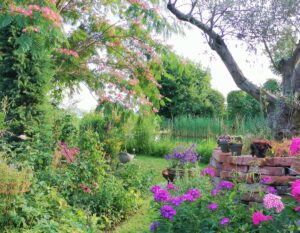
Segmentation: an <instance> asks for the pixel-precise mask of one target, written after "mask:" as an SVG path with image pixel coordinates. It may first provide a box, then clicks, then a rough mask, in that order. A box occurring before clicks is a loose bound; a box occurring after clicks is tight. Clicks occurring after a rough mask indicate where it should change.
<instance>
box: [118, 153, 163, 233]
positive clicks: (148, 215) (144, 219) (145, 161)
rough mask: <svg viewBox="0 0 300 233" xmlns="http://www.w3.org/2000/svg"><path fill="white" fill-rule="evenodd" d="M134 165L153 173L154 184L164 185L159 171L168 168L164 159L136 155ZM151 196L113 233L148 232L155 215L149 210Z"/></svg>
mask: <svg viewBox="0 0 300 233" xmlns="http://www.w3.org/2000/svg"><path fill="white" fill-rule="evenodd" d="M136 163H137V164H139V165H140V166H141V167H142V168H144V169H145V172H147V171H148V172H151V171H152V172H153V173H154V180H153V183H154V184H159V183H166V181H165V180H164V178H163V177H162V175H161V171H162V170H163V169H164V168H166V167H167V166H168V163H167V161H166V160H165V159H164V158H155V157H150V156H145V155H138V156H137V157H136ZM151 199H152V196H150V193H149V196H148V197H146V198H145V200H144V201H143V203H142V206H141V208H140V209H139V210H138V212H136V213H135V214H134V215H132V216H130V217H129V218H128V219H127V220H126V221H125V222H123V223H122V224H121V225H120V226H118V227H117V228H116V229H115V230H114V231H113V233H143V232H149V226H150V224H151V222H152V221H153V219H154V218H155V216H156V214H157V213H155V212H154V210H152V209H151V206H150V202H151Z"/></svg>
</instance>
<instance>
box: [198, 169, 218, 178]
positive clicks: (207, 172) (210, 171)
mask: <svg viewBox="0 0 300 233" xmlns="http://www.w3.org/2000/svg"><path fill="white" fill-rule="evenodd" d="M201 175H203V176H205V175H208V176H211V177H213V176H215V169H213V168H211V167H207V168H204V169H203V170H202V171H201Z"/></svg>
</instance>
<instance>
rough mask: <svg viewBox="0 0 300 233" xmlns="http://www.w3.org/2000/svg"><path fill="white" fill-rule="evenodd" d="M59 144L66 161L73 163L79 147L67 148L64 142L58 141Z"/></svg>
mask: <svg viewBox="0 0 300 233" xmlns="http://www.w3.org/2000/svg"><path fill="white" fill-rule="evenodd" d="M59 145H60V146H61V152H62V154H63V156H64V157H65V159H66V160H67V162H68V163H73V162H75V161H76V157H75V155H77V154H79V152H80V151H79V149H78V148H77V147H74V148H72V149H68V146H67V144H66V143H64V142H60V143H59Z"/></svg>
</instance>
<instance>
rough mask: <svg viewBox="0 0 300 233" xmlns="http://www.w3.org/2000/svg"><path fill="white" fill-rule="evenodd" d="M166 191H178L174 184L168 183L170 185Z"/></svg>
mask: <svg viewBox="0 0 300 233" xmlns="http://www.w3.org/2000/svg"><path fill="white" fill-rule="evenodd" d="M166 189H167V190H178V187H177V186H176V185H175V184H173V183H170V184H167V186H166Z"/></svg>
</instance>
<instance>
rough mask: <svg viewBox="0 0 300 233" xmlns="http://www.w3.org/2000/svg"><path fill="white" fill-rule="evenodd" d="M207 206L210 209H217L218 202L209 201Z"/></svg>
mask: <svg viewBox="0 0 300 233" xmlns="http://www.w3.org/2000/svg"><path fill="white" fill-rule="evenodd" d="M207 207H208V208H209V209H211V210H216V209H218V204H217V203H211V204H209V205H208V206H207Z"/></svg>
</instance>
